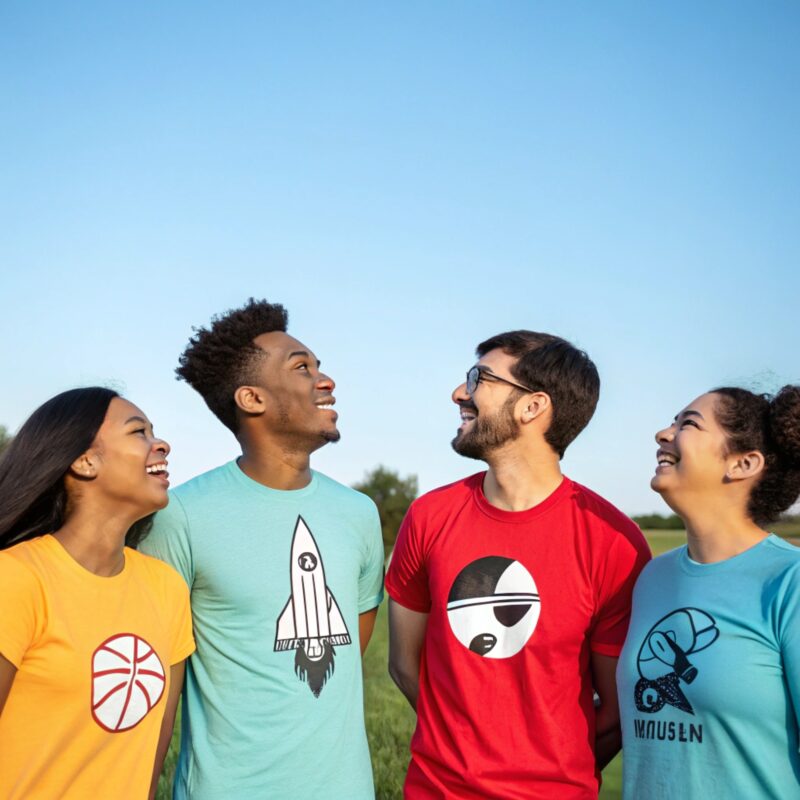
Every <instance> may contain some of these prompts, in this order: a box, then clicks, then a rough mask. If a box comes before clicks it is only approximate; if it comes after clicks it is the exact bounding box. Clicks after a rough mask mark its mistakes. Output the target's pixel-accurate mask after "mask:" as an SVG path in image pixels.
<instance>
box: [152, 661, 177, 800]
mask: <svg viewBox="0 0 800 800" xmlns="http://www.w3.org/2000/svg"><path fill="white" fill-rule="evenodd" d="M185 667H186V662H185V661H181V662H179V663H178V664H173V665H172V666H171V667H170V672H169V695H168V696H167V707H166V708H165V709H164V719H163V720H162V721H161V732H160V733H159V735H158V747H157V748H156V763H155V766H154V768H153V780H152V781H151V783H150V800H155V796H156V789H157V788H158V779H159V777H160V776H161V770H163V769H164V759H165V758H166V757H167V751H168V750H169V743H170V741H171V740H172V730H173V728H174V727H175V712H176V711H177V710H178V700H179V698H180V696H181V689H183V672H184V669H185Z"/></svg>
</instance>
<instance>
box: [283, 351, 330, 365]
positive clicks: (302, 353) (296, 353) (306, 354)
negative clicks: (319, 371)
mask: <svg viewBox="0 0 800 800" xmlns="http://www.w3.org/2000/svg"><path fill="white" fill-rule="evenodd" d="M295 356H303V357H304V358H311V353H309V352H308V350H295V351H294V352H292V353H289V355H288V356H286V360H287V361H289V360H290V359H292V358H294V357H295ZM321 364H322V362H321V361H320V360H319V359H317V366H320V365H321Z"/></svg>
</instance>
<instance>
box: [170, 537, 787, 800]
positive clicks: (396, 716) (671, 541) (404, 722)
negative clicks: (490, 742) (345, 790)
mask: <svg viewBox="0 0 800 800" xmlns="http://www.w3.org/2000/svg"><path fill="white" fill-rule="evenodd" d="M778 532H780V533H781V534H782V535H787V534H795V535H798V534H800V531H796V530H794V529H792V530H786V531H783V530H781V531H777V530H776V533H778ZM645 535H646V536H647V539H648V541H649V542H650V547H651V549H652V550H653V554H654V555H659V554H661V553H665V552H667V551H668V550H672V549H673V548H675V547H678V546H680V545H681V544H683V543H684V541H685V539H684V534H683V531H645ZM387 650H388V633H387V626H386V604H385V603H384V605H383V606H381V609H380V612H379V614H378V620H377V623H376V625H375V633H374V634H373V637H372V641H371V642H370V645H369V649H368V650H367V653H366V655H365V657H364V704H365V711H366V722H367V735H368V737H369V744H370V751H371V753H372V769H373V771H374V775H375V789H376V795H377V798H378V800H397V798H401V797H402V787H403V777H404V776H405V770H406V765H407V763H408V743H409V741H410V739H411V733H412V732H413V730H414V712H413V711H412V710H411V708H410V707H409V705H408V703H407V702H406V700H405V698H404V697H403V696H402V695H401V694H400V692H399V691H398V690H397V689H396V688H395V686H394V684H393V683H392V681H391V679H390V678H389V674H388V672H387V671H386V659H387ZM177 728H178V726H177V725H176V732H175V735H174V736H173V739H172V745H171V747H170V751H169V754H168V756H167V763H166V764H165V767H164V774H163V775H162V777H161V782H160V783H159V787H158V795H157V800H168V798H169V797H170V796H171V795H170V792H169V786H171V782H172V773H173V772H174V769H175V761H176V757H177V747H178V732H177ZM621 787H622V757H621V756H618V757H617V758H616V759H614V761H612V762H611V764H609V766H608V767H607V768H606V770H605V772H604V773H603V788H602V790H601V792H600V798H601V800H618V798H620V797H621Z"/></svg>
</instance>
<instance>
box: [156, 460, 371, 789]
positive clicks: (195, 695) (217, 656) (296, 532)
mask: <svg viewBox="0 0 800 800" xmlns="http://www.w3.org/2000/svg"><path fill="white" fill-rule="evenodd" d="M141 549H142V550H143V551H145V552H147V553H149V554H151V555H154V556H157V557H158V558H161V559H163V560H164V561H167V562H168V563H170V564H172V566H174V567H175V568H176V569H177V570H178V572H180V573H181V575H183V577H184V579H185V580H186V582H187V583H188V584H189V588H190V590H191V604H192V618H193V622H194V635H195V639H196V642H197V650H196V652H195V653H194V655H193V656H192V657H191V659H190V660H189V663H188V667H187V671H186V685H185V689H184V700H183V718H182V741H181V752H180V757H179V760H178V768H177V772H176V775H175V789H174V798H176V800H183V798H191V799H192V800H231V798H236V800H250V798H253V799H254V800H256V799H258V800H260V798H276V799H277V798H287V799H288V798H291V800H306V799H308V800H312V799H313V800H320V798H325V800H372V798H373V797H374V788H373V782H372V768H371V765H370V758H369V750H368V746H367V738H366V732H365V729H364V713H363V693H362V676H361V654H360V649H359V639H358V615H359V614H361V613H363V612H365V611H369V610H370V609H373V608H375V607H376V606H378V605H379V604H380V602H381V599H382V597H383V542H382V538H381V530H380V522H379V519H378V512H377V509H376V508H375V504H374V503H373V502H372V501H371V500H370V499H369V498H368V497H366V496H365V495H363V494H360V493H359V492H356V491H354V490H352V489H349V488H347V487H346V486H342V485H341V484H339V483H336V482H335V481H333V480H331V479H330V478H327V477H326V476H324V475H322V474H320V473H318V472H312V478H311V482H310V483H309V484H308V486H306V487H304V488H303V489H299V490H296V491H278V490H275V489H269V488H267V487H265V486H263V485H262V484H260V483H258V482H256V481H254V480H252V479H251V478H248V477H247V476H246V475H245V474H244V473H243V472H242V471H241V470H240V469H239V467H238V465H237V464H236V462H235V461H232V462H230V463H228V464H225V465H223V466H221V467H218V468H217V469H215V470H212V471H211V472H207V473H205V474H204V475H200V476H199V477H197V478H194V479H193V480H191V481H189V482H188V483H185V484H183V485H182V486H179V487H178V488H177V489H175V490H174V491H172V492H171V493H170V501H169V505H168V506H167V508H166V509H164V510H163V511H161V512H159V513H158V514H157V515H156V518H155V522H154V526H153V530H152V532H151V533H150V534H149V536H148V537H147V538H146V539H145V540H144V542H143V543H142V545H141Z"/></svg>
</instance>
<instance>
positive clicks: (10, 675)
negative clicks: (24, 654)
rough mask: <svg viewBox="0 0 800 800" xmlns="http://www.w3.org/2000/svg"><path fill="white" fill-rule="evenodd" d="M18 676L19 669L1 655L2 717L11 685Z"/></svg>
mask: <svg viewBox="0 0 800 800" xmlns="http://www.w3.org/2000/svg"><path fill="white" fill-rule="evenodd" d="M16 674H17V668H16V667H15V666H14V665H13V664H12V663H11V662H10V661H9V660H8V659H7V658H5V657H4V656H3V654H2V653H0V715H2V713H3V707H4V706H5V704H6V698H7V697H8V693H9V692H10V691H11V684H12V683H13V682H14V676H15V675H16Z"/></svg>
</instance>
